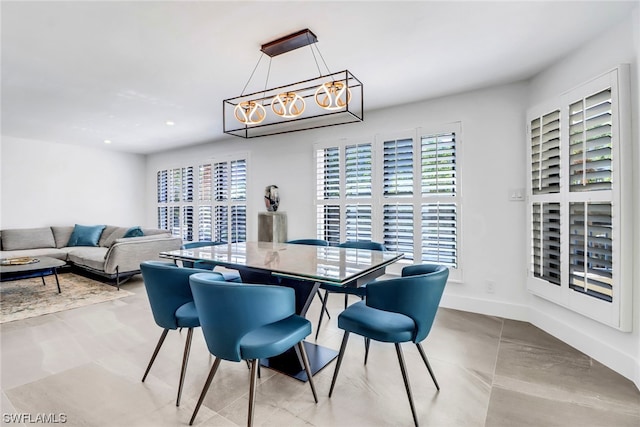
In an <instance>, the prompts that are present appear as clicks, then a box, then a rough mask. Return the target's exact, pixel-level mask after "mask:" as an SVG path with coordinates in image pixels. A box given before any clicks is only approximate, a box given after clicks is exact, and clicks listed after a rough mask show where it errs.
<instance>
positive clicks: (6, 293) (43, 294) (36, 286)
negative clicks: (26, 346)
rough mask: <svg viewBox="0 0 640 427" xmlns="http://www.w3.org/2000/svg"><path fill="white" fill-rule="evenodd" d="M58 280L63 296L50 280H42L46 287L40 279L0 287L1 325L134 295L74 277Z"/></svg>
mask: <svg viewBox="0 0 640 427" xmlns="http://www.w3.org/2000/svg"><path fill="white" fill-rule="evenodd" d="M58 277H59V278H60V289H61V290H62V293H58V288H57V287H56V280H55V277H53V276H46V277H45V281H46V283H47V284H46V286H43V285H42V279H41V278H40V277H34V278H29V279H21V280H11V281H6V282H2V283H0V323H5V322H13V321H14V320H21V319H27V318H30V317H36V316H42V315H43V314H50V313H57V312H59V311H63V310H69V309H72V308H78V307H84V306H87V305H91V304H97V303H99V302H104V301H111V300H114V299H118V298H123V297H126V296H129V295H134V294H133V293H131V292H129V291H125V290H124V289H120V290H118V289H117V288H116V287H115V286H111V285H109V284H106V283H102V282H98V281H96V280H92V279H89V278H86V277H84V276H80V275H78V274H74V273H65V274H59V275H58Z"/></svg>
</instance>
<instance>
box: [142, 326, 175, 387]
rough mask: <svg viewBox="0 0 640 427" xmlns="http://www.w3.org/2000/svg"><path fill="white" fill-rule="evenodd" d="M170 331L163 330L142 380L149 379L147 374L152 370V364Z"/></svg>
mask: <svg viewBox="0 0 640 427" xmlns="http://www.w3.org/2000/svg"><path fill="white" fill-rule="evenodd" d="M168 332H169V330H168V329H165V330H164V331H162V335H160V339H159V340H158V344H156V349H155V350H154V351H153V355H152V356H151V360H150V361H149V364H148V365H147V370H146V371H144V375H143V376H142V382H144V380H146V379H147V374H148V373H149V371H150V370H151V365H153V362H155V360H156V356H157V355H158V352H159V351H160V347H162V343H164V339H165V338H166V337H167V333H168Z"/></svg>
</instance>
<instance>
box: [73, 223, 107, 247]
mask: <svg viewBox="0 0 640 427" xmlns="http://www.w3.org/2000/svg"><path fill="white" fill-rule="evenodd" d="M105 228H106V225H79V224H76V226H75V227H74V229H73V233H71V237H69V242H68V243H67V246H98V241H99V240H100V236H101V235H102V232H103V231H104V229H105Z"/></svg>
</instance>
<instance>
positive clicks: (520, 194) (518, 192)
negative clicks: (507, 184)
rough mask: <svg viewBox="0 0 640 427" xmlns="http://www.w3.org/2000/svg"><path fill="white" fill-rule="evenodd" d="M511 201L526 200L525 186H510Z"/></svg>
mask: <svg viewBox="0 0 640 427" xmlns="http://www.w3.org/2000/svg"><path fill="white" fill-rule="evenodd" d="M509 201H510V202H523V201H524V188H510V189H509Z"/></svg>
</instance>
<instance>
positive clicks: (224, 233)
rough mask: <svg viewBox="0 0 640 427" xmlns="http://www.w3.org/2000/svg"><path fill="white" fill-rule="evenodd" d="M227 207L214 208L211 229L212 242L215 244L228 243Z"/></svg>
mask: <svg viewBox="0 0 640 427" xmlns="http://www.w3.org/2000/svg"><path fill="white" fill-rule="evenodd" d="M228 209H229V208H228V207H227V206H216V207H215V211H214V212H215V216H214V222H213V223H214V227H213V240H215V241H216V242H224V243H228V242H229V225H228V221H229V216H228V214H227V212H228Z"/></svg>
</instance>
